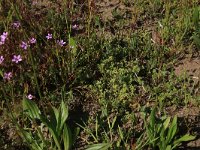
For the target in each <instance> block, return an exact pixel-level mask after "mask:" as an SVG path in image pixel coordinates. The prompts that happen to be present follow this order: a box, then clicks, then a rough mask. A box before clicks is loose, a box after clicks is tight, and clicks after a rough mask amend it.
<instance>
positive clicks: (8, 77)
mask: <svg viewBox="0 0 200 150" xmlns="http://www.w3.org/2000/svg"><path fill="white" fill-rule="evenodd" d="M11 78H12V72H8V73H4V76H3V79H4V80H10V79H11Z"/></svg>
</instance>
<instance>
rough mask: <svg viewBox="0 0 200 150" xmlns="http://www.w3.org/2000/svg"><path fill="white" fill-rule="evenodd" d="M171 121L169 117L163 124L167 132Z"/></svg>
mask: <svg viewBox="0 0 200 150" xmlns="http://www.w3.org/2000/svg"><path fill="white" fill-rule="evenodd" d="M170 119H171V118H170V117H167V119H166V120H165V122H164V123H163V127H164V129H165V130H166V129H167V127H168V126H169V123H170Z"/></svg>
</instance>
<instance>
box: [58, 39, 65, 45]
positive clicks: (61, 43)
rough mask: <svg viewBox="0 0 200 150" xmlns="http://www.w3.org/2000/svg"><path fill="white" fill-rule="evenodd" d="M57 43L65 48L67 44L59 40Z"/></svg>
mask: <svg viewBox="0 0 200 150" xmlns="http://www.w3.org/2000/svg"><path fill="white" fill-rule="evenodd" d="M57 43H58V44H59V45H60V46H63V45H65V43H66V42H64V41H63V40H60V41H59V40H58V41H57Z"/></svg>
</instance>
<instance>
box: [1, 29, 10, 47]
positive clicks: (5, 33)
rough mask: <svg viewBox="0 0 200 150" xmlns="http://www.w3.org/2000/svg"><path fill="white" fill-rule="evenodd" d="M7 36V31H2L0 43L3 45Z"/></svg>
mask: <svg viewBox="0 0 200 150" xmlns="http://www.w3.org/2000/svg"><path fill="white" fill-rule="evenodd" d="M7 36H8V32H3V34H2V35H1V36H0V38H1V40H0V45H3V44H4V43H5V41H6V38H7Z"/></svg>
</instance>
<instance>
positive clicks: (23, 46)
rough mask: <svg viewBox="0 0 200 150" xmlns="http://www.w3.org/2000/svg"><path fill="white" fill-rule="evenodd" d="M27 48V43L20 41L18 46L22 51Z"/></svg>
mask: <svg viewBox="0 0 200 150" xmlns="http://www.w3.org/2000/svg"><path fill="white" fill-rule="evenodd" d="M28 46H29V45H28V43H26V42H24V41H22V43H21V45H20V47H21V48H23V49H24V50H26V49H27V48H28Z"/></svg>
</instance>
